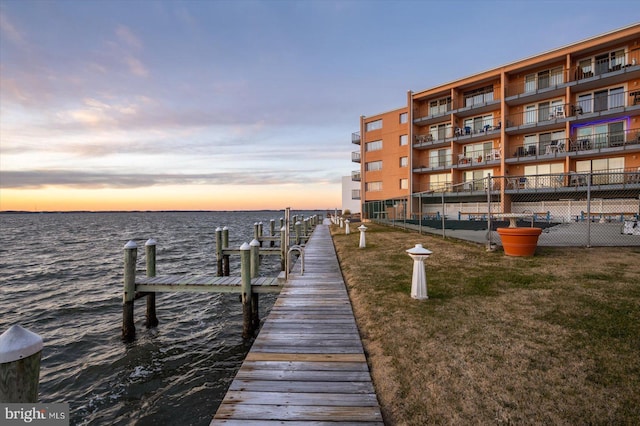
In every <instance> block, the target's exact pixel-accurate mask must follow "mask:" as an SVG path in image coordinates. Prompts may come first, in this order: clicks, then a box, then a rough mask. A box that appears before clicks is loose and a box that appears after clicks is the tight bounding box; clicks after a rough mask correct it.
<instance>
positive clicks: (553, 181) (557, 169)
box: [524, 163, 564, 188]
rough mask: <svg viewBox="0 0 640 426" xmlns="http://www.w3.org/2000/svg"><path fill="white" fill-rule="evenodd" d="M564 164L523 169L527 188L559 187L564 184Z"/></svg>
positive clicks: (540, 165) (538, 165) (533, 166)
mask: <svg viewBox="0 0 640 426" xmlns="http://www.w3.org/2000/svg"><path fill="white" fill-rule="evenodd" d="M563 173H564V163H548V164H537V165H532V166H525V167H524V175H525V176H527V183H526V185H527V187H528V188H544V187H557V186H561V184H562V183H563V182H564V180H563Z"/></svg>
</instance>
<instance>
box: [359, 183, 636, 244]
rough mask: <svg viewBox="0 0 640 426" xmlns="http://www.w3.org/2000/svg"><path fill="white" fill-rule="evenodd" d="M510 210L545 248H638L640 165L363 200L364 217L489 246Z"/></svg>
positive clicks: (497, 238) (515, 219) (496, 238)
mask: <svg viewBox="0 0 640 426" xmlns="http://www.w3.org/2000/svg"><path fill="white" fill-rule="evenodd" d="M505 213H509V215H508V216H518V217H515V218H513V220H514V221H515V222H516V224H517V226H535V227H539V228H542V229H543V232H542V235H541V236H540V238H539V241H538V245H540V246H584V247H592V246H640V170H634V171H619V172H611V171H608V172H592V173H561V174H547V175H535V176H487V177H485V178H482V179H478V180H474V181H467V182H464V183H462V184H457V185H443V186H441V187H440V188H438V189H435V190H433V191H425V192H420V193H415V194H413V196H412V197H411V199H409V198H394V199H387V200H380V201H369V202H366V203H365V204H364V206H363V218H364V219H368V220H372V221H376V222H380V223H385V224H388V225H392V226H402V227H406V228H412V229H415V230H418V231H420V232H429V233H434V234H441V235H442V236H443V237H455V238H461V239H466V240H471V241H476V242H479V243H486V244H487V246H488V247H491V246H492V245H493V244H501V242H500V236H499V235H498V233H497V232H496V229H497V228H500V227H507V226H509V225H510V220H506V218H505V217H504V216H507V215H505Z"/></svg>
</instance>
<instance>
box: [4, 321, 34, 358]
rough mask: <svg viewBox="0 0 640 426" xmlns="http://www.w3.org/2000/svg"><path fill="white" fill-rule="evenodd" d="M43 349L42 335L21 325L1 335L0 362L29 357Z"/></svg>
mask: <svg viewBox="0 0 640 426" xmlns="http://www.w3.org/2000/svg"><path fill="white" fill-rule="evenodd" d="M41 350H42V337H40V336H38V335H37V334H36V333H33V332H31V331H29V330H27V329H25V328H22V327H20V326H19V325H12V326H11V327H10V328H9V329H8V330H7V331H5V332H4V333H2V335H0V364H4V363H7V362H13V361H18V360H19V359H23V358H27V357H29V356H31V355H33V354H35V353H38V352H40V351H41Z"/></svg>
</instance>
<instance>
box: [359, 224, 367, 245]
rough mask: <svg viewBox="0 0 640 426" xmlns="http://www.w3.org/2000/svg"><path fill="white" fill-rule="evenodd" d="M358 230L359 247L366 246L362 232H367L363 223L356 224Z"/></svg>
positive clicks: (365, 239)
mask: <svg viewBox="0 0 640 426" xmlns="http://www.w3.org/2000/svg"><path fill="white" fill-rule="evenodd" d="M358 230H359V231H360V248H365V247H367V238H366V237H365V236H364V233H365V232H367V227H366V226H364V225H360V226H358Z"/></svg>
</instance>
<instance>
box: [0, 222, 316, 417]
mask: <svg viewBox="0 0 640 426" xmlns="http://www.w3.org/2000/svg"><path fill="white" fill-rule="evenodd" d="M283 214H284V213H283V212H276V211H263V212H194V213H190V212H175V213H164V212H163V213H160V212H158V213H153V212H151V213H66V214H55V213H46V214H3V215H0V295H1V297H0V333H2V332H4V331H6V330H7V329H8V328H9V327H10V326H11V325H13V324H20V325H21V326H23V327H25V328H27V329H28V330H30V331H32V332H34V333H37V334H39V335H40V336H42V338H43V339H44V350H43V354H42V366H41V371H40V390H39V402H66V403H69V408H70V414H71V424H78V425H88V424H95V425H103V424H105V425H107V424H108V425H112V424H113V425H125V424H136V425H147V424H148V425H151V424H153V425H207V424H209V422H210V421H211V418H212V417H213V414H214V413H215V411H216V409H217V407H218V405H219V404H220V401H221V400H222V398H223V397H224V394H225V393H226V390H227V387H228V386H229V384H230V383H231V381H232V379H233V377H234V375H235V373H236V371H237V369H238V368H239V367H240V364H241V363H242V360H243V359H244V356H245V354H246V353H247V351H248V349H249V348H250V346H251V343H252V342H251V341H244V340H243V339H242V337H241V332H242V308H241V305H240V303H239V301H238V296H237V295H229V294H227V295H223V294H192V293H182V294H180V293H160V294H158V296H157V314H158V319H159V321H160V325H159V326H158V327H157V328H154V329H146V328H145V326H144V324H143V323H144V310H145V307H144V306H145V299H139V300H137V301H136V308H135V320H136V333H137V339H136V341H134V342H133V343H129V344H125V343H123V342H122V340H121V326H122V285H123V284H122V273H123V247H124V245H125V244H126V243H127V241H129V240H134V241H135V242H136V243H137V244H138V247H139V249H138V271H139V273H144V272H143V270H144V262H145V260H144V243H145V242H146V241H147V240H148V239H149V238H154V239H155V240H156V241H157V274H158V275H164V274H174V273H176V274H177V273H192V274H194V275H195V274H201V273H211V274H215V273H216V259H215V229H216V227H218V226H227V227H229V245H230V246H231V247H239V246H240V245H241V244H242V243H243V242H249V241H250V240H251V239H252V238H253V224H254V223H255V222H260V221H262V222H263V223H264V229H265V233H267V232H268V229H269V220H270V219H275V220H276V229H278V228H279V223H280V218H281V217H282V216H283ZM309 214H311V213H310V212H305V217H307V216H308V215H309ZM236 257H237V256H236ZM279 268H280V259H279V257H277V256H267V257H265V261H263V263H262V264H261V275H268V276H273V275H276V274H277V273H278V271H279ZM231 270H232V275H234V274H239V259H234V257H232V262H231ZM260 299H261V300H260V310H261V318H264V317H265V316H266V314H267V313H268V310H269V309H270V308H271V306H272V305H273V302H274V300H275V296H273V295H266V296H265V295H261V296H260Z"/></svg>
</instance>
